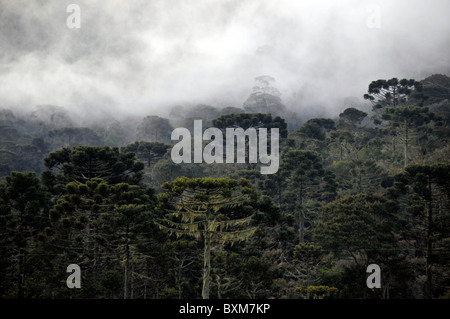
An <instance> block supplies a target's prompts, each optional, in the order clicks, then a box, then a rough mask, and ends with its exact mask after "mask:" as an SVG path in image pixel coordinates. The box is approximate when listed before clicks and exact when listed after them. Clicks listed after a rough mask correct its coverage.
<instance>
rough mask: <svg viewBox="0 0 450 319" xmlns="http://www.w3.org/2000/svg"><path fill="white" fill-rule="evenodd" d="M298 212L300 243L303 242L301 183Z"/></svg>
mask: <svg viewBox="0 0 450 319" xmlns="http://www.w3.org/2000/svg"><path fill="white" fill-rule="evenodd" d="M299 206H300V207H299V214H298V222H299V228H300V229H299V232H300V243H304V242H305V219H304V214H303V185H302V184H300V200H299Z"/></svg>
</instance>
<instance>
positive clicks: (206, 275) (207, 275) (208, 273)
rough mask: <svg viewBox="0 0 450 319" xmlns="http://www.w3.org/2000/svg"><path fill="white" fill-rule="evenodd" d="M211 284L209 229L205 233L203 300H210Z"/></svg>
mask: <svg viewBox="0 0 450 319" xmlns="http://www.w3.org/2000/svg"><path fill="white" fill-rule="evenodd" d="M210 282H211V234H210V232H209V225H208V229H207V231H206V232H205V248H204V255H203V288H202V297H203V299H209V286H210Z"/></svg>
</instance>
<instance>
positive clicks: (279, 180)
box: [278, 177, 282, 209]
mask: <svg viewBox="0 0 450 319" xmlns="http://www.w3.org/2000/svg"><path fill="white" fill-rule="evenodd" d="M281 193H282V191H281V177H279V178H278V205H279V206H280V209H281V203H282V197H281V196H282V195H281Z"/></svg>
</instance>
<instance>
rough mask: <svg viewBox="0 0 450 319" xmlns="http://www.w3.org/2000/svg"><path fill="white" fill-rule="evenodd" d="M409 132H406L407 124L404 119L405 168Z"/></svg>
mask: <svg viewBox="0 0 450 319" xmlns="http://www.w3.org/2000/svg"><path fill="white" fill-rule="evenodd" d="M408 135H409V131H408V123H407V121H406V119H405V151H404V152H405V154H404V155H405V167H406V166H407V165H408V138H409V136H408Z"/></svg>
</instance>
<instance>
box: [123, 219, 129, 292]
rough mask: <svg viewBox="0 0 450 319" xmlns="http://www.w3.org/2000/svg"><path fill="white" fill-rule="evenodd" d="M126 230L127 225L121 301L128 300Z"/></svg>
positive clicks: (127, 246) (127, 244)
mask: <svg viewBox="0 0 450 319" xmlns="http://www.w3.org/2000/svg"><path fill="white" fill-rule="evenodd" d="M128 230H129V225H128V224H127V230H126V239H125V240H126V244H125V269H124V276H123V277H124V279H123V299H128V261H129V259H130V246H129V243H128Z"/></svg>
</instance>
